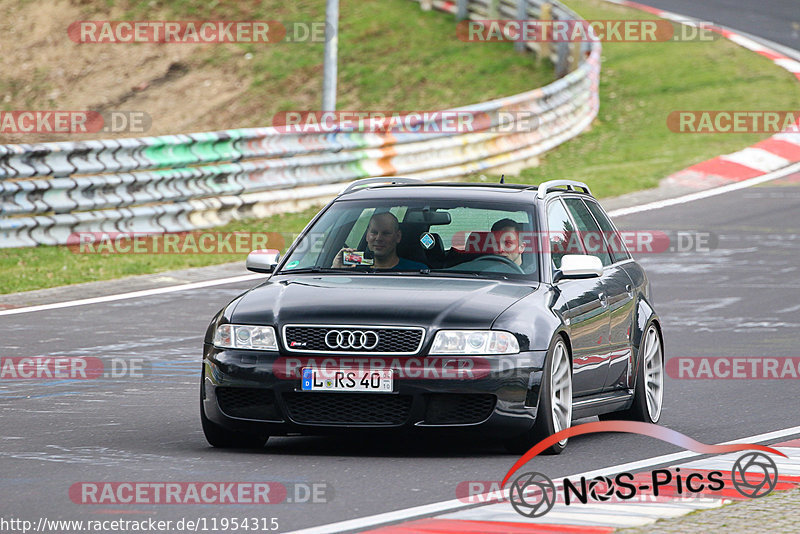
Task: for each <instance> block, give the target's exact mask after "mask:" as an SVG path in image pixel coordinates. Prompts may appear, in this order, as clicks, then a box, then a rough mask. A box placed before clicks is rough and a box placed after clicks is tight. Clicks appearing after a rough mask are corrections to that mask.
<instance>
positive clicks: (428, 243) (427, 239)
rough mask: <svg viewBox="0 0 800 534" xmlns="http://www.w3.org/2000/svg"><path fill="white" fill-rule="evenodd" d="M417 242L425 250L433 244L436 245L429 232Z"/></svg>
mask: <svg viewBox="0 0 800 534" xmlns="http://www.w3.org/2000/svg"><path fill="white" fill-rule="evenodd" d="M419 242H420V244H421V245H422V246H423V247H425V250H428V249H430V248H431V247H432V246H433V245H434V243H436V240H435V239H434V238H433V236H432V235H431V234H430V232H425V233H424V234H422V235H421V236H420V238H419Z"/></svg>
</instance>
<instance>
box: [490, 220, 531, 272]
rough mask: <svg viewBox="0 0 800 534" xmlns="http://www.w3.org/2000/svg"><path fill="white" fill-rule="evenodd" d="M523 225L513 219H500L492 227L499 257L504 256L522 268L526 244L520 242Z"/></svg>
mask: <svg viewBox="0 0 800 534" xmlns="http://www.w3.org/2000/svg"><path fill="white" fill-rule="evenodd" d="M521 231H522V225H521V224H520V223H518V222H516V221H513V220H512V219H500V220H499V221H497V222H496V223H494V224H493V225H492V234H494V236H495V239H496V240H497V244H498V246H499V250H498V251H497V252H496V254H497V255H498V256H503V257H505V258H508V259H509V260H511V261H513V262H514V263H516V264H517V265H519V266H520V267H521V266H522V253H523V252H525V243H523V242H520V239H519V233H520V232H521Z"/></svg>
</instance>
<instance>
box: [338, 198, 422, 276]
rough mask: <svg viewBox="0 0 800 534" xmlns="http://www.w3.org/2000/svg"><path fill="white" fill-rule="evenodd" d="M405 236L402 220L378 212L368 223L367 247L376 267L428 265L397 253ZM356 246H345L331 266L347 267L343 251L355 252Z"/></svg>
mask: <svg viewBox="0 0 800 534" xmlns="http://www.w3.org/2000/svg"><path fill="white" fill-rule="evenodd" d="M402 238H403V234H402V232H401V231H400V222H399V221H398V220H397V217H395V216H394V215H393V214H391V213H389V212H388V211H387V212H383V213H376V214H375V215H373V216H372V218H371V219H370V220H369V224H368V225H367V248H368V249H369V250H370V251H372V254H373V257H374V258H375V264H374V265H372V267H373V268H375V269H384V270H390V271H419V270H420V269H427V268H428V266H427V265H425V264H424V263H420V262H418V261H411V260H407V259H405V258H401V257H399V256H398V255H397V245H398V244H399V243H400V240H401V239H402ZM355 250H356V249H354V248H343V249H342V250H340V251H339V252H338V253H337V254H336V258H334V260H333V264H332V265H331V267H334V268H342V267H345V265H344V262H343V261H342V253H343V252H355ZM348 267H349V266H348Z"/></svg>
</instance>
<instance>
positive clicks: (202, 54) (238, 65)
mask: <svg viewBox="0 0 800 534" xmlns="http://www.w3.org/2000/svg"><path fill="white" fill-rule="evenodd" d="M122 16H123V12H122V11H121V10H120V9H114V8H111V9H108V10H107V11H102V10H97V9H96V6H86V5H80V4H76V3H73V2H69V1H67V0H55V1H54V2H28V3H24V4H20V3H19V2H18V1H14V0H0V50H2V54H0V69H1V70H2V72H3V73H4V75H3V78H2V79H0V108H2V109H3V110H4V111H14V110H20V111H21V110H72V111H84V110H94V111H111V110H119V111H144V112H146V113H148V114H149V116H150V118H151V120H152V123H151V127H150V129H149V130H148V131H147V132H144V133H142V132H133V133H131V132H125V131H123V132H103V133H102V134H97V133H94V134H86V136H87V139H91V138H97V137H104V138H113V137H137V136H141V135H162V134H174V133H181V132H187V131H203V130H213V129H222V128H225V127H230V125H231V124H237V120H236V119H237V117H232V116H231V115H230V114H228V113H225V114H222V111H224V110H226V109H229V108H230V106H231V105H232V104H234V103H236V102H237V101H238V100H239V99H243V98H244V95H245V93H246V92H247V88H248V86H249V84H250V78H249V76H248V75H247V69H246V68H245V65H246V63H247V61H248V60H247V59H246V58H245V52H244V51H243V50H241V49H239V48H237V47H235V46H227V45H195V44H141V43H138V44H114V45H107V44H106V45H99V44H79V43H75V42H73V41H71V40H70V38H69V36H68V35H67V28H68V27H69V25H70V24H71V23H73V22H75V21H78V20H85V19H87V18H88V17H91V19H92V20H115V19H118V18H121V17H122ZM215 47H216V48H215ZM221 47H224V48H226V51H225V56H226V57H227V61H226V62H224V63H222V64H214V65H211V64H209V62H208V60H207V58H209V57H213V56H215V55H220V53H221V52H220V50H218V48H221ZM78 138H79V137H78ZM67 139H69V140H76V136H75V135H66V134H61V135H59V134H55V135H54V134H41V133H36V134H32V133H26V134H11V135H6V134H0V143H36V142H44V141H63V140H67Z"/></svg>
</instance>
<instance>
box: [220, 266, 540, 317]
mask: <svg viewBox="0 0 800 534" xmlns="http://www.w3.org/2000/svg"><path fill="white" fill-rule="evenodd" d="M535 289H536V288H535V286H532V285H525V284H520V283H516V282H504V281H493V280H469V279H459V278H422V277H408V276H389V275H374V276H371V275H359V276H346V275H332V276H325V275H320V276H311V275H308V276H295V277H291V278H289V277H277V278H276V277H273V278H272V279H270V280H269V281H268V282H266V283H265V284H262V285H260V286H258V287H256V288H254V289H252V290H250V291H249V292H247V293H246V294H244V295H242V296H241V297H240V299H239V302H238V303H237V304H236V306H235V308H234V310H233V313H232V316H231V317H230V320H231V322H233V323H240V324H264V325H274V326H278V327H281V326H283V325H285V324H297V323H300V324H342V325H388V326H395V325H396V326H423V327H426V328H434V329H436V328H489V327H491V325H492V323H493V322H494V320H495V319H496V318H497V316H498V315H500V314H501V313H502V312H503V310H505V309H506V308H508V307H509V306H511V305H512V304H514V303H515V302H517V301H518V300H519V299H521V298H522V297H524V296H525V295H528V294H530V293H531V292H533V291H534V290H535Z"/></svg>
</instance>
